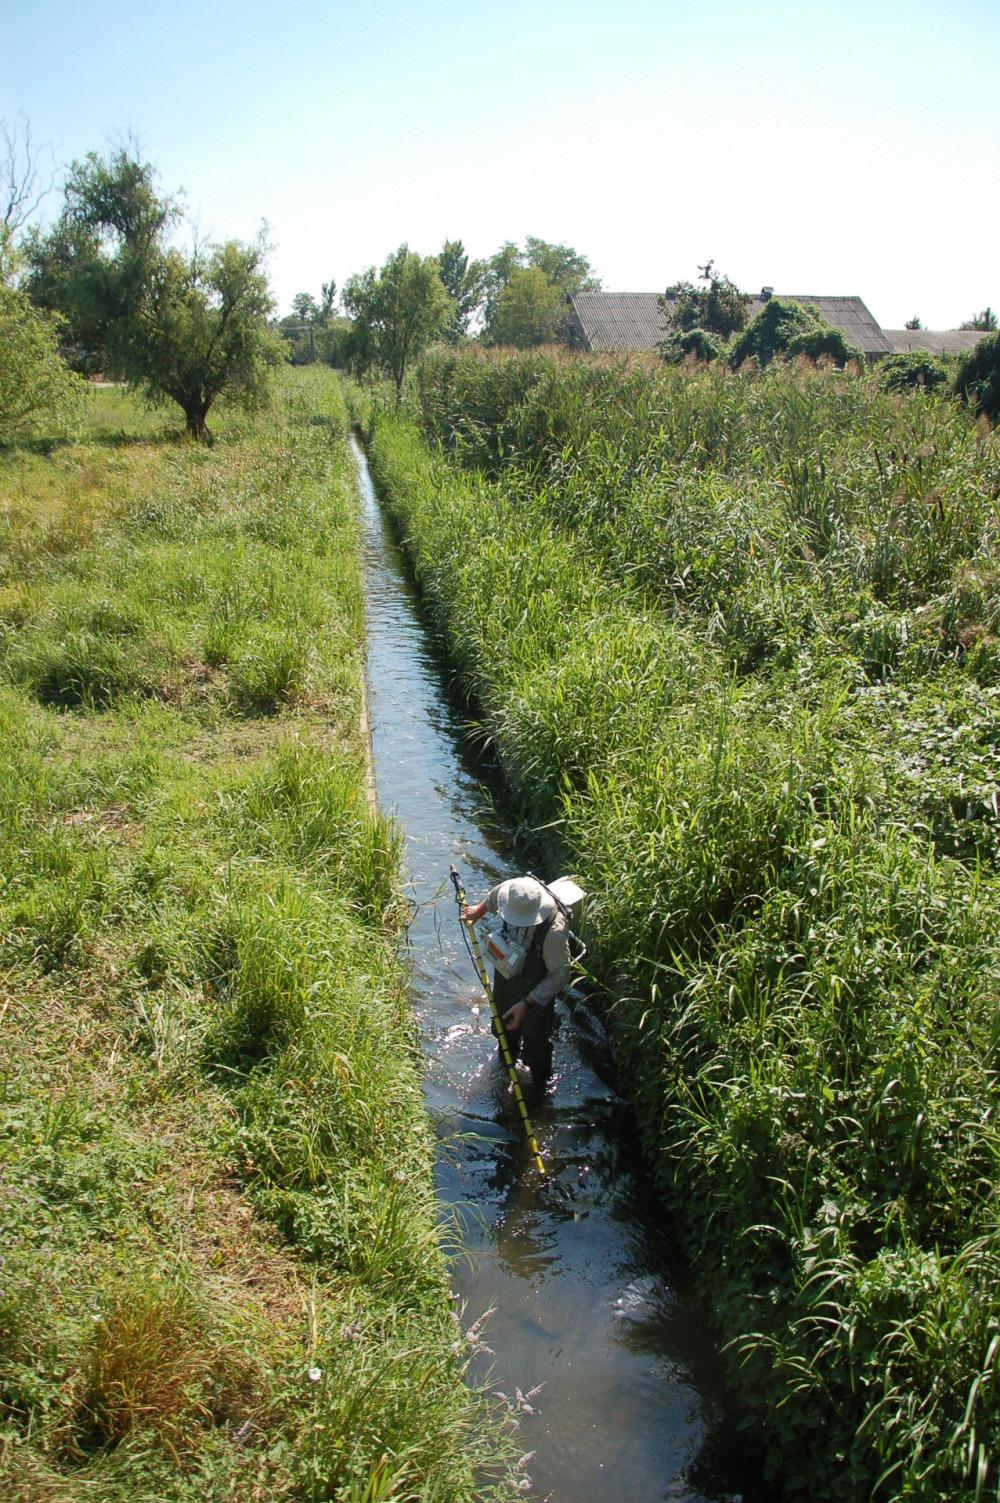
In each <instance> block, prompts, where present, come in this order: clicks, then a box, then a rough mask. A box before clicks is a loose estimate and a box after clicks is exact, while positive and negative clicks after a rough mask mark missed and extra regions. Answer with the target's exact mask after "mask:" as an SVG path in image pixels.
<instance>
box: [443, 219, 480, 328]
mask: <svg viewBox="0 0 1000 1503" xmlns="http://www.w3.org/2000/svg"><path fill="white" fill-rule="evenodd" d="M438 268H439V275H440V277H441V281H442V283H443V284H444V289H445V291H446V292H447V294H448V296H449V297H450V298H451V300H452V302H453V303H454V305H455V314H454V317H453V319H452V323H451V328H450V329H448V330H447V331H446V334H445V337H446V339H447V340H448V343H449V344H457V343H458V341H459V340H460V339H461V338H462V335H463V334H467V333H468V329H469V320H470V319H471V317H472V315H473V314H474V313H475V311H476V309H477V308H478V307H479V305H480V303H481V302H482V300H483V294H484V292H485V290H486V272H487V264H486V262H485V261H470V260H469V257H468V256H467V254H466V251H465V246H464V245H463V244H462V242H461V240H446V241H445V242H444V245H442V247H441V250H440V252H439V253H438Z"/></svg>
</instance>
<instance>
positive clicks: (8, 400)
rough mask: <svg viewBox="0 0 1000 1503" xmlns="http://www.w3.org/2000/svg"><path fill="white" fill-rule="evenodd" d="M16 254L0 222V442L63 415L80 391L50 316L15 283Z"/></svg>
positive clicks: (81, 386)
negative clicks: (62, 357) (65, 358)
mask: <svg viewBox="0 0 1000 1503" xmlns="http://www.w3.org/2000/svg"><path fill="white" fill-rule="evenodd" d="M17 273H18V258H17V256H16V253H15V252H14V250H13V247H12V245H11V239H10V233H9V231H8V230H7V229H6V227H4V226H0V443H9V442H10V440H11V439H14V438H19V437H21V436H23V435H24V434H28V433H31V432H34V431H36V430H37V429H38V428H39V427H40V426H41V425H42V424H43V423H50V422H51V421H52V420H53V419H60V418H65V417H69V416H71V415H72V413H73V412H74V411H75V409H76V407H77V405H78V403H79V401H80V400H81V397H82V395H83V392H84V390H85V387H84V384H83V382H82V381H81V380H80V378H79V376H75V375H73V373H72V372H71V371H70V370H69V369H68V368H67V366H66V364H65V362H64V361H63V360H62V359H61V357H60V355H59V350H58V339H57V333H58V330H57V326H56V320H55V318H54V317H53V315H51V314H48V313H45V312H44V311H43V310H42V309H40V308H36V307H35V305H34V304H33V303H32V302H31V299H30V298H29V297H28V294H27V292H26V291H25V290H24V289H23V288H21V287H19V286H18V285H17Z"/></svg>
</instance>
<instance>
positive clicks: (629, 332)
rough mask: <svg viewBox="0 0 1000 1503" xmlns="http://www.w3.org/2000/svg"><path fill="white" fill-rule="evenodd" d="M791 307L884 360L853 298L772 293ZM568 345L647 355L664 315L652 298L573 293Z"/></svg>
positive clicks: (751, 314)
mask: <svg viewBox="0 0 1000 1503" xmlns="http://www.w3.org/2000/svg"><path fill="white" fill-rule="evenodd" d="M774 296H775V297H780V298H782V299H786V300H787V301H789V302H792V303H807V304H809V305H810V306H811V307H814V308H815V309H816V310H817V312H818V313H819V315H820V317H821V318H823V319H825V320H826V322H827V323H828V324H830V325H832V327H833V328H835V329H843V331H844V334H845V335H846V337H847V339H848V340H849V341H850V343H851V344H853V345H854V346H855V347H856V348H857V349H859V350H862V351H863V352H864V353H865V354H866V355H890V354H892V349H893V347H892V345H891V344H890V343H889V341H888V340H887V339H886V337H885V335H884V334H883V332H882V330H881V329H880V328H879V326H878V324H877V323H876V322H875V320H874V318H873V317H872V315H871V314H870V313H869V311H868V309H867V308H866V307H865V305H864V303H863V302H862V301H861V299H860V298H859V297H820V296H809V295H807V294H805V293H800V292H796V293H785V292H781V293H775V294H774ZM570 301H571V302H572V304H573V313H574V314H575V318H573V319H572V320H571V338H572V341H573V343H575V344H577V345H578V346H579V347H580V348H581V349H584V350H653V349H655V348H656V346H657V345H658V344H659V342H660V340H661V339H663V338H664V337H665V334H666V315H665V313H664V311H663V309H662V308H661V307H660V305H659V301H658V296H657V294H656V293H655V292H577V293H575V294H574V296H573V297H572V298H571V299H570ZM763 306H764V301H763V299H762V298H759V297H752V298H751V299H750V302H749V305H748V307H747V317H748V318H756V316H757V314H758V313H759V312H760V310H761V309H762V308H763Z"/></svg>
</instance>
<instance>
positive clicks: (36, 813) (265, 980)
mask: <svg viewBox="0 0 1000 1503" xmlns="http://www.w3.org/2000/svg"><path fill="white" fill-rule="evenodd" d="M165 421H166V419H165V418H164V416H163V415H162V414H153V415H152V416H149V415H144V414H143V413H142V411H141V410H140V409H138V408H135V407H134V406H133V405H132V404H131V403H129V402H128V401H127V400H126V399H125V398H124V397H123V396H122V395H121V394H119V393H116V392H111V391H105V392H100V393H97V394H96V395H95V398H94V402H93V406H92V410H91V412H90V415H89V417H88V420H87V432H86V433H85V434H84V435H83V436H82V437H77V438H76V439H75V440H74V441H72V442H65V443H56V444H54V445H35V446H33V447H27V448H20V449H11V450H7V451H5V452H3V453H0V483H2V492H0V748H2V750H0V951H2V965H3V982H2V988H0V1029H2V1035H0V1039H2V1049H3V1061H2V1070H0V1083H2V1097H0V1145H2V1180H0V1206H2V1217H0V1255H2V1263H0V1493H2V1494H3V1496H4V1497H5V1498H10V1499H15V1498H16V1499H23V1500H42V1499H45V1500H53V1503H55V1500H60V1499H62V1500H67V1503H68V1500H70V1499H72V1500H73V1503H84V1500H86V1499H90V1498H92V1499H94V1500H100V1503H114V1500H126V1499H127V1500H138V1499H146V1500H153V1499H156V1500H158V1503H162V1500H180V1499H195V1498H197V1499H199V1500H202V1499H208V1498H216V1499H220V1500H222V1499H233V1500H235V1499H239V1500H240V1503H245V1500H251V1499H259V1500H272V1499H280V1498H292V1497H294V1498H306V1499H358V1500H361V1499H365V1500H368V1503H374V1500H376V1499H379V1498H387V1497H389V1496H392V1497H399V1498H404V1497H405V1498H420V1499H425V1498H426V1499H430V1498H434V1499H435V1500H444V1499H454V1500H460V1499H468V1498H469V1497H471V1496H472V1494H473V1492H474V1488H475V1484H474V1476H475V1473H476V1470H477V1468H479V1467H483V1468H485V1473H486V1474H487V1475H489V1474H490V1470H491V1466H492V1463H491V1461H490V1455H489V1454H488V1453H489V1449H490V1448H489V1446H487V1445H485V1444H484V1440H483V1437H484V1436H485V1434H486V1433H487V1431H486V1427H485V1426H483V1424H482V1419H483V1416H482V1414H481V1412H480V1410H479V1408H478V1401H477V1400H476V1399H475V1397H474V1396H473V1395H471V1394H470V1393H469V1392H468V1391H467V1390H466V1389H465V1388H464V1386H463V1384H462V1370H463V1360H464V1357H463V1349H462V1344H461V1342H460V1340H459V1338H460V1332H459V1330H458V1328H457V1326H456V1324H455V1320H454V1317H453V1315H452V1313H451V1311H450V1309H449V1308H448V1295H447V1284H446V1274H445V1269H444V1265H443V1262H442V1259H441V1257H440V1255H439V1253H438V1250H437V1243H436V1238H435V1232H434V1220H433V1205H432V1199H431V1194H430V1188H429V1160H430V1149H429V1141H428V1133H427V1130H426V1125H425V1119H424V1113H423V1109H422V1103H421V1097H420V1090H419V1067H418V1064H417V1061H416V1057H415V1050H414V1046H413V1042H412V1038H411V1028H410V1022H409V1018H408V1007H407V999H406V993H405V987H404V978H403V977H402V975H401V972H400V967H399V965H398V962H397V959H396V957H395V952H394V946H393V942H392V929H393V922H394V918H395V917H397V916H398V910H397V897H396V892H397V888H396V882H397V858H398V837H397V833H396V831H395V829H394V828H393V826H392V825H391V822H390V821H388V820H387V819H386V818H384V817H383V816H381V815H379V814H377V813H374V812H372V811H371V810H370V809H369V807H368V803H367V799H366V792H365V765H364V746H363V742H362V738H361V735H360V732H359V712H360V705H361V685H362V665H363V641H362V637H363V618H362V597H361V583H360V560H359V548H358V534H357V519H356V504H355V495H354V489H353V478H352V474H351V469H350V462H349V459H348V457H347V451H346V446H345V442H344V420H343V407H342V400H341V397H340V394H339V388H338V387H337V384H336V381H335V378H334V377H333V376H332V374H331V373H329V372H326V373H323V372H316V371H313V372H309V373H298V374H297V377H296V378H293V377H288V378H287V379H286V381H285V382H284V384H283V389H282V394H281V400H280V402H279V405H278V407H277V409H276V411H275V413H274V414H273V415H271V416H270V417H268V418H266V419H262V420H260V421H259V422H256V423H254V424H253V425H250V424H246V423H243V424H242V425H241V424H240V423H239V422H237V421H236V420H234V419H231V420H230V421H229V423H228V426H226V425H225V424H224V425H223V427H222V429H221V430H220V434H219V437H218V440H217V442H216V444H215V446H214V447H213V448H211V449H209V448H205V447H203V446H197V445H192V444H190V443H189V442H187V441H185V440H183V439H179V438H178V437H177V435H176V434H171V433H169V432H168V431H165V426H164V425H165ZM483 1485H484V1486H486V1484H483ZM477 1495H480V1494H477Z"/></svg>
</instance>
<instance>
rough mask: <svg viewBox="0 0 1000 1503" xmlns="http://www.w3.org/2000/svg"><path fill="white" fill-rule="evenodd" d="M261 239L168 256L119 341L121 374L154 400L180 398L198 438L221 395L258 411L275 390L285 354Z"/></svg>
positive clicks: (188, 424) (205, 431)
mask: <svg viewBox="0 0 1000 1503" xmlns="http://www.w3.org/2000/svg"><path fill="white" fill-rule="evenodd" d="M263 262H264V246H263V244H262V243H261V241H260V240H257V241H255V242H254V243H253V244H250V245H246V244H244V243H243V242H242V241H239V240H227V241H226V242H225V244H224V245H216V246H210V247H208V249H207V251H206V252H205V253H204V254H202V253H196V254H195V255H193V256H185V255H182V254H181V253H180V252H178V251H175V250H172V251H168V252H167V253H166V254H165V255H163V256H162V257H160V259H159V261H158V263H157V265H156V266H155V268H154V269H153V271H152V274H151V276H150V278H149V282H148V285H147V286H146V288H145V290H144V294H143V297H142V300H141V302H140V304H139V306H138V308H137V309H136V311H135V314H134V316H133V317H131V318H130V319H129V320H128V321H127V323H126V325H125V327H124V328H123V329H122V330H121V331H120V338H119V339H118V340H117V341H116V343H115V364H116V366H117V369H118V371H119V373H120V374H121V375H123V376H124V378H125V379H126V380H127V381H128V382H129V383H130V384H131V385H133V386H135V387H137V388H139V389H141V390H142V391H143V392H144V393H145V395H146V396H147V397H149V398H150V399H151V400H153V401H159V400H161V399H162V398H164V397H167V398H169V399H170V400H171V401H174V402H176V403H177V405H178V406H179V407H180V408H181V410H182V411H183V413H184V421H185V425H186V428H187V431H188V433H189V434H190V435H191V436H192V438H207V437H208V436H209V434H208V424H207V418H208V414H209V410H210V409H211V407H212V404H213V403H214V402H215V401H216V399H217V398H218V397H225V399H226V400H227V401H230V402H236V403H238V404H239V405H241V406H242V407H244V408H247V409H249V410H253V409H255V408H259V407H261V406H263V405H264V404H265V403H266V402H267V400H268V397H269V394H270V381H269V377H270V373H271V371H272V370H273V368H274V367H275V366H278V365H281V364H283V363H284V360H285V352H284V346H283V344H282V342H281V338H280V336H279V335H278V334H276V333H275V332H274V331H273V330H272V329H270V328H269V327H268V323H267V319H268V314H269V313H270V312H271V310H272V307H273V301H272V298H271V295H270V292H269V290H268V284H267V276H266V273H265V271H264V266H263Z"/></svg>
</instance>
